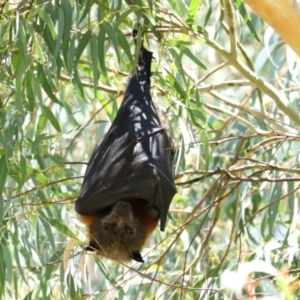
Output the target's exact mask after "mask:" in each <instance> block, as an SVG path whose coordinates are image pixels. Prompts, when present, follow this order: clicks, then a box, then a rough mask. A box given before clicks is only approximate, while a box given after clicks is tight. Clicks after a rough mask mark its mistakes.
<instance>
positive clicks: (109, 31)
mask: <svg viewBox="0 0 300 300" xmlns="http://www.w3.org/2000/svg"><path fill="white" fill-rule="evenodd" d="M103 27H104V29H105V32H106V33H107V35H108V37H109V38H110V40H111V41H112V43H113V46H114V48H115V52H116V55H117V59H118V62H119V64H120V63H121V60H120V53H119V45H118V39H117V37H116V34H115V29H114V28H113V27H112V26H111V24H110V23H107V22H106V23H104V24H103Z"/></svg>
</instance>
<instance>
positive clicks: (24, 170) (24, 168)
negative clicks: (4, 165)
mask: <svg viewBox="0 0 300 300" xmlns="http://www.w3.org/2000/svg"><path fill="white" fill-rule="evenodd" d="M20 171H21V174H20V175H21V176H20V181H19V186H18V191H20V190H21V188H22V187H23V185H24V183H25V181H26V177H27V164H26V159H25V157H24V156H23V155H21V157H20Z"/></svg>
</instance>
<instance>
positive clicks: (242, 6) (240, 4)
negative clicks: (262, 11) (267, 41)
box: [234, 0, 261, 43]
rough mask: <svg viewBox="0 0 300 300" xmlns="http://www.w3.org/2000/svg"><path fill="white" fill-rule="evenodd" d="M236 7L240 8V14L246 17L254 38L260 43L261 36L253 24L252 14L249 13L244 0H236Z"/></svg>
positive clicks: (245, 19)
mask: <svg viewBox="0 0 300 300" xmlns="http://www.w3.org/2000/svg"><path fill="white" fill-rule="evenodd" d="M234 4H235V7H236V8H237V9H238V11H239V13H240V15H241V16H242V18H243V19H244V21H245V23H246V25H247V26H248V28H249V30H250V32H251V33H252V35H253V36H254V38H255V39H256V40H257V41H258V42H259V43H260V42H261V41H260V38H259V37H258V35H257V33H256V30H255V28H254V26H253V24H252V21H251V18H250V15H249V14H248V13H247V10H246V8H245V4H244V1H242V0H235V1H234Z"/></svg>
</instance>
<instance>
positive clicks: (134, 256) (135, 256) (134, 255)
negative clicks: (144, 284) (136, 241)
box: [131, 251, 144, 263]
mask: <svg viewBox="0 0 300 300" xmlns="http://www.w3.org/2000/svg"><path fill="white" fill-rule="evenodd" d="M131 258H132V259H133V260H135V261H137V262H141V263H143V262H144V260H143V258H142V255H141V253H140V252H138V251H134V252H132V256H131Z"/></svg>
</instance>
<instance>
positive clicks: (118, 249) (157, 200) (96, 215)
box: [75, 31, 176, 262]
mask: <svg viewBox="0 0 300 300" xmlns="http://www.w3.org/2000/svg"><path fill="white" fill-rule="evenodd" d="M136 35H137V31H134V37H136ZM151 60H152V52H150V51H148V50H146V49H145V48H144V46H143V43H142V46H141V49H140V54H139V60H138V66H137V70H136V73H135V72H133V74H132V75H131V78H130V80H129V84H128V86H127V89H126V92H125V96H124V99H123V102H122V104H121V106H120V108H119V110H118V113H117V115H116V117H115V119H114V121H113V123H112V125H111V127H110V129H109V130H108V132H107V134H106V135H105V136H104V138H103V140H102V141H101V143H100V144H99V146H98V147H97V148H96V150H95V151H94V153H93V154H92V157H91V159H90V161H89V164H88V167H87V170H86V173H85V177H84V180H83V184H82V187H81V191H80V194H79V197H78V199H77V200H76V203H75V209H76V211H77V212H78V213H79V214H80V215H81V220H82V221H83V222H84V223H85V224H86V226H87V228H88V230H89V238H90V243H89V246H88V247H87V250H90V251H96V252H97V254H98V255H100V256H103V257H106V258H109V259H112V260H116V261H120V262H128V261H130V260H131V259H133V260H135V261H138V262H144V261H143V258H142V256H141V253H140V251H141V250H142V248H143V246H144V245H145V243H146V241H147V239H148V238H149V236H150V235H151V233H152V232H153V230H154V229H155V227H156V226H157V224H158V222H159V220H160V229H161V230H162V231H163V230H164V229H165V225H166V219H167V214H168V210H169V206H170V203H171V201H172V198H173V196H174V194H175V193H176V189H175V184H174V177H173V172H172V158H171V143H170V140H169V137H168V135H167V133H166V130H165V129H164V128H162V126H161V123H160V120H159V118H158V115H157V113H156V110H155V107H154V105H153V102H152V98H151V95H150V76H151Z"/></svg>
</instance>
